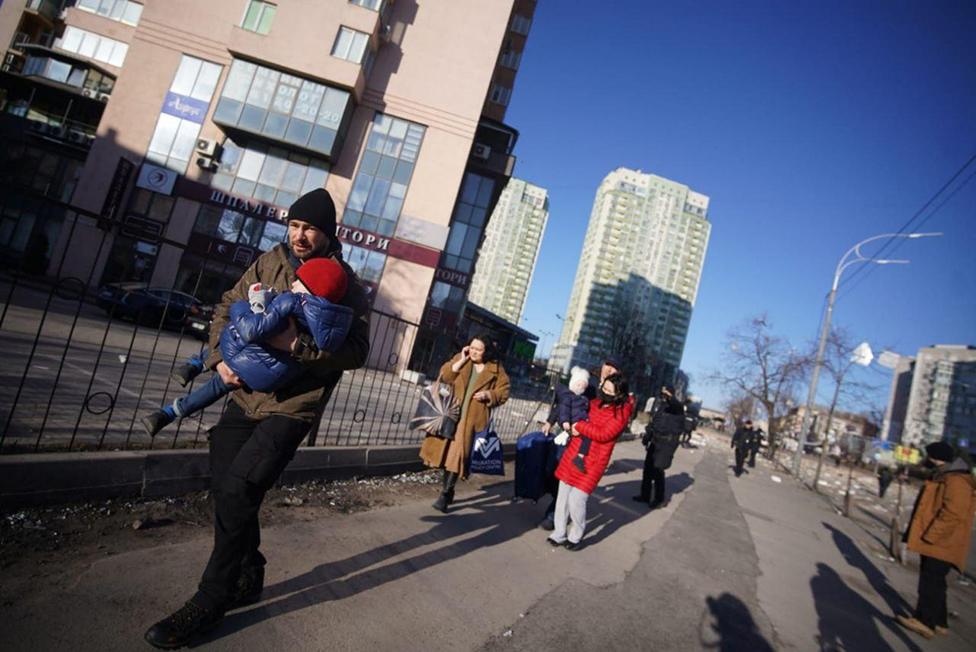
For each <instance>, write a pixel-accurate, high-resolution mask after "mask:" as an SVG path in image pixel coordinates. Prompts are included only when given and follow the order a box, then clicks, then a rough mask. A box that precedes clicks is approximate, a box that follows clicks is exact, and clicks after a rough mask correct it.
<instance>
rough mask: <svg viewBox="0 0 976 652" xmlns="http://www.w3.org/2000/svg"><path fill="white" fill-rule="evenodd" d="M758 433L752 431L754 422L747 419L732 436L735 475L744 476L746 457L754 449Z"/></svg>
mask: <svg viewBox="0 0 976 652" xmlns="http://www.w3.org/2000/svg"><path fill="white" fill-rule="evenodd" d="M755 437H756V433H755V431H754V430H753V429H752V420H751V419H747V420H746V422H745V423H744V424H742V425H741V426H739V427H738V428H736V430H735V434H733V435H732V448H733V449H735V475H736V477H739V476H740V475H742V465H743V464H744V463H745V461H746V456H747V455H748V454H749V451H750V450H751V449H752V447H753V442H754V441H755Z"/></svg>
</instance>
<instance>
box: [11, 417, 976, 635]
mask: <svg viewBox="0 0 976 652" xmlns="http://www.w3.org/2000/svg"><path fill="white" fill-rule="evenodd" d="M710 440H711V442H710V443H709V445H708V446H707V447H701V448H697V449H682V450H680V451H679V452H678V455H677V458H676V461H675V466H674V467H673V469H672V470H671V476H672V485H671V490H672V492H673V495H672V496H671V501H670V503H669V505H668V506H667V507H666V508H665V509H661V510H657V511H654V512H650V513H648V512H647V511H646V510H645V509H643V508H641V507H640V506H639V505H637V504H636V503H633V502H632V501H631V500H630V496H631V495H632V494H633V493H635V492H636V490H637V486H638V484H639V480H640V471H639V466H640V460H641V449H640V447H639V445H638V444H637V443H636V442H626V443H622V444H620V445H618V448H617V452H616V453H615V461H614V462H613V465H612V466H611V468H610V471H609V473H608V474H607V476H606V477H605V480H604V483H603V486H601V487H600V488H599V489H598V490H597V492H596V493H595V494H594V496H593V497H592V499H591V524H590V530H589V533H588V535H587V537H586V538H585V539H584V541H585V542H586V545H585V546H584V547H583V548H582V549H581V550H579V551H576V552H569V551H566V550H563V549H553V548H551V547H550V546H548V545H547V544H546V543H545V542H544V537H545V533H544V532H542V531H541V530H538V529H537V528H536V527H535V526H536V523H537V520H538V518H539V517H540V515H541V512H542V510H543V505H542V504H533V503H530V502H523V503H518V504H512V503H511V502H510V501H509V495H510V484H509V483H508V482H507V481H506V482H499V483H497V484H489V485H487V486H486V487H485V488H484V490H479V491H474V490H471V489H467V488H465V489H463V490H462V492H461V494H460V499H459V502H458V506H457V510H456V511H454V512H453V513H451V514H448V515H446V516H443V515H440V514H438V513H436V512H432V511H431V509H430V507H429V505H428V504H427V501H417V502H416V503H408V504H406V505H404V506H400V507H398V508H390V509H380V510H376V511H372V512H366V513H360V514H354V515H345V516H341V515H340V516H330V517H328V518H324V519H321V520H319V521H315V522H307V523H298V524H292V525H288V526H283V527H280V528H272V529H269V530H267V531H266V533H265V535H266V536H265V537H264V540H265V549H266V551H267V554H268V556H269V558H270V566H269V575H268V586H267V587H266V591H265V596H264V601H263V602H262V603H260V604H259V605H256V606H254V607H250V608H247V609H243V610H240V611H237V612H234V613H232V614H230V615H229V616H228V618H227V619H226V620H225V622H224V623H223V624H222V626H221V627H220V629H219V630H217V631H216V632H214V634H213V635H212V637H211V638H210V639H209V640H208V641H207V642H206V643H205V644H204V645H202V646H201V648H202V649H208V650H209V649H212V650H239V649H254V650H289V651H290V652H294V651H295V650H321V649H334V650H398V651H399V650H421V651H425V652H430V651H439V650H451V651H457V650H479V649H484V650H492V651H494V650H505V649H509V648H511V649H517V650H529V649H531V650H566V651H573V650H688V649H716V648H717V649H721V650H759V651H762V650H769V649H777V650H778V649H796V650H840V649H843V650H887V649H893V650H919V649H922V648H923V647H924V648H925V649H926V650H929V649H932V650H963V649H973V647H974V645H976V599H974V598H976V592H974V589H973V587H971V586H962V585H959V584H958V583H957V582H955V581H953V582H952V586H951V589H950V609H952V610H953V611H954V612H956V613H957V614H958V617H956V618H953V619H952V621H951V626H952V633H951V634H950V635H948V636H946V637H941V638H939V639H937V640H935V641H931V642H923V641H922V640H921V639H919V638H917V637H915V636H914V635H911V634H907V633H905V632H903V631H901V630H899V629H897V628H896V626H895V625H894V624H893V621H892V619H891V617H890V614H891V613H892V611H893V609H896V608H901V607H903V606H904V605H905V604H906V603H907V602H912V601H914V584H915V578H916V576H915V571H914V570H913V569H911V568H902V567H899V566H897V565H895V564H892V563H890V562H887V561H886V560H885V559H882V558H881V557H880V556H879V551H878V549H876V547H875V545H876V544H875V543H874V542H873V539H872V538H871V536H869V535H867V534H865V532H864V530H863V529H862V527H861V526H860V525H859V524H858V523H855V522H852V521H850V520H848V519H845V518H843V517H840V516H838V515H837V513H836V512H835V511H834V509H833V507H832V506H831V505H830V504H828V503H827V502H825V501H824V500H823V499H822V498H820V497H818V496H815V495H814V494H812V493H811V492H809V491H807V490H805V489H802V488H799V487H798V486H796V485H795V484H793V483H792V481H791V480H790V479H789V478H780V481H779V482H777V481H776V480H775V479H774V476H775V477H780V476H779V474H778V473H777V471H776V470H775V469H773V468H771V467H770V466H769V465H768V463H767V462H765V461H763V462H760V466H759V467H758V468H757V469H754V470H752V472H751V473H749V474H747V475H744V476H743V477H741V478H738V479H737V478H734V477H733V476H732V474H731V472H730V470H729V466H728V463H729V461H730V457H731V456H730V455H729V453H728V449H727V447H728V444H727V440H725V439H724V438H721V437H718V436H712V437H710ZM208 550H209V540H208V538H207V537H203V536H201V537H200V538H198V539H195V540H192V541H189V542H187V543H183V544H178V545H171V546H162V547H156V548H151V549H147V550H142V551H137V552H131V553H126V554H121V555H117V556H114V557H110V558H107V559H104V560H100V561H98V562H97V563H95V564H93V565H92V566H91V567H90V568H89V569H88V570H87V571H86V572H84V573H82V574H81V575H80V576H79V577H78V578H77V580H76V582H75V583H74V584H73V586H71V587H70V588H69V589H68V590H66V591H60V592H57V593H56V594H51V592H45V590H44V587H37V590H36V592H35V593H32V594H31V595H28V596H22V597H20V598H19V599H18V600H15V601H13V603H12V604H9V605H4V606H0V618H2V620H3V622H4V623H5V626H4V627H3V628H0V649H4V650H27V649H30V650H48V649H79V650H99V651H102V650H132V649H140V645H141V643H140V636H141V634H142V632H143V630H144V629H145V627H146V626H147V625H148V624H150V623H151V622H153V620H155V619H157V618H158V617H160V616H161V615H163V614H165V613H166V612H168V611H169V610H171V609H172V608H173V607H174V606H177V605H179V604H180V602H181V601H182V600H184V599H186V598H187V597H188V596H189V595H190V593H191V592H192V585H193V584H194V581H195V579H196V577H197V575H198V573H199V571H200V569H201V568H202V566H203V564H204V562H205V560H206V556H207V553H208Z"/></svg>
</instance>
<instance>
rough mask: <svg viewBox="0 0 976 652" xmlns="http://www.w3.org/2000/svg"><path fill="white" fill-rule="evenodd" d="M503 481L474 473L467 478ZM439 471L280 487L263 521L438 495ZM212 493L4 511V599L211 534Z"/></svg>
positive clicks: (0, 558) (0, 541)
mask: <svg viewBox="0 0 976 652" xmlns="http://www.w3.org/2000/svg"><path fill="white" fill-rule="evenodd" d="M493 481H497V479H496V478H491V477H490V476H473V477H472V479H471V480H469V481H468V483H467V484H468V485H469V486H471V485H473V486H475V487H477V486H479V485H481V484H483V483H486V482H493ZM440 483H441V472H440V471H420V472H415V473H402V474H399V475H394V476H389V477H370V478H356V479H352V480H340V481H329V482H323V481H312V482H306V483H303V484H298V485H286V486H280V487H275V488H274V489H272V490H271V491H270V492H268V495H267V497H266V498H265V501H264V505H263V506H262V508H261V524H262V527H274V526H276V525H284V524H288V523H293V522H296V521H312V520H316V519H318V518H321V517H323V516H327V515H328V514H334V513H344V514H348V513H353V512H362V511H366V510H370V509H375V508H377V507H386V506H392V505H398V504H402V503H404V502H407V501H411V500H415V499H430V500H431V501H433V500H434V499H435V498H436V496H437V494H438V492H439V491H440ZM211 520H212V511H211V502H210V494H209V492H207V491H201V492H196V493H193V494H189V495H186V496H181V497H177V498H162V499H155V500H150V499H114V500H106V501H99V502H88V503H76V504H67V505H58V506H54V507H40V508H30V509H21V510H15V511H9V510H0V604H2V605H4V606H9V605H11V604H13V602H14V601H16V600H23V599H27V598H29V597H30V595H32V594H33V593H34V592H35V591H36V590H37V587H38V586H44V587H46V590H47V591H50V590H52V589H55V590H56V588H57V587H64V586H68V585H69V584H70V583H71V582H73V581H74V578H76V577H77V576H78V575H79V573H80V572H81V571H83V570H84V569H85V568H87V567H88V566H89V565H90V564H91V563H92V562H93V561H95V560H96V559H100V558H104V557H110V556H112V555H116V554H119V553H122V552H126V551H130V550H138V549H142V548H151V547H155V546H160V545H166V544H173V543H181V542H184V541H188V540H191V539H194V538H197V537H206V538H209V537H211V536H212V532H213V530H212V528H211V525H210V524H211Z"/></svg>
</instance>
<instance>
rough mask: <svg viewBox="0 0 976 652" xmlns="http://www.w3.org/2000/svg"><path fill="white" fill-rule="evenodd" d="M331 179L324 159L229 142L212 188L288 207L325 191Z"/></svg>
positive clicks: (225, 144)
mask: <svg viewBox="0 0 976 652" xmlns="http://www.w3.org/2000/svg"><path fill="white" fill-rule="evenodd" d="M328 176H329V164H328V163H326V162H325V161H323V160H321V159H315V158H310V157H308V156H304V155H302V154H298V153H296V152H287V151H285V150H284V149H281V148H278V147H267V146H265V145H262V144H258V143H255V144H248V145H247V146H240V145H238V144H237V143H235V142H234V141H233V140H231V139H227V140H226V141H224V153H223V156H221V160H220V167H219V168H218V170H217V173H216V174H215V175H214V178H213V181H212V184H213V185H214V186H215V187H217V188H220V189H221V190H226V191H227V192H231V193H234V194H235V195H241V196H244V197H253V198H255V199H257V200H259V201H261V202H264V203H269V204H275V205H277V206H285V207H287V206H290V205H291V204H292V203H293V202H294V201H295V200H296V199H298V198H299V197H300V196H301V195H303V194H305V193H306V192H308V191H310V190H314V189H315V188H324V187H325V181H326V179H327V178H328Z"/></svg>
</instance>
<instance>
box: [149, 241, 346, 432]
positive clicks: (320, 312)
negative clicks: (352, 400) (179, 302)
mask: <svg viewBox="0 0 976 652" xmlns="http://www.w3.org/2000/svg"><path fill="white" fill-rule="evenodd" d="M295 273H296V275H297V276H298V280H297V281H295V283H293V284H292V289H291V292H282V293H280V294H277V295H275V294H274V290H271V289H270V288H268V289H265V288H262V287H261V284H260V283H255V284H254V285H252V286H251V287H250V288H248V298H249V301H237V302H235V303H234V304H233V305H231V307H230V319H229V321H228V323H227V325H226V326H225V327H224V330H223V332H222V333H221V334H220V353H221V355H222V356H223V358H224V362H226V363H227V366H228V367H230V368H231V370H232V371H233V372H234V373H235V374H237V375H238V377H239V378H240V379H241V383H242V384H243V385H244V386H245V387H247V388H249V389H251V390H254V391H258V392H271V391H274V390H275V389H277V388H279V387H281V386H283V385H286V384H288V382H289V381H290V380H291V379H292V378H294V377H295V375H297V374H298V373H299V372H300V371H301V369H300V366H299V363H298V361H297V360H295V359H294V358H292V357H291V355H290V354H289V353H288V352H287V351H281V350H278V349H275V348H272V347H270V346H265V345H264V344H263V342H264V340H265V339H267V338H269V337H271V336H274V335H276V334H278V333H280V332H281V331H282V330H284V329H285V328H287V326H288V319H289V318H294V319H295V321H296V322H297V325H298V327H299V328H302V329H304V330H306V331H308V332H309V333H311V335H312V337H313V338H314V339H315V345H316V346H317V347H318V349H319V350H320V351H329V352H333V351H336V350H337V349H338V348H339V347H340V346H341V345H342V343H343V342H344V341H345V339H346V336H347V335H348V334H349V328H350V327H351V326H352V319H353V312H352V309H351V308H349V307H347V306H343V305H339V303H338V302H339V301H341V300H342V297H343V296H344V295H345V293H346V287H347V284H348V279H347V278H346V273H345V271H344V270H343V269H342V266H341V265H340V264H339V263H338V262H336V261H335V260H333V259H331V258H313V259H311V260H309V261H306V262H305V263H303V264H302V265H300V266H299V267H298V269H297V270H296V271H295ZM202 357H203V356H194V357H193V358H192V359H191V361H190V363H189V364H188V365H184V366H183V367H182V368H181V369H182V371H181V373H180V375H179V378H180V380H183V379H185V382H184V383H183V384H186V383H187V382H189V381H190V380H191V379H192V378H193V377H194V376H196V375H197V374H199V373H202V371H203V364H202ZM235 389H237V387H236V386H234V385H228V384H226V383H224V381H223V380H221V378H220V374H217V373H214V375H213V377H212V378H211V379H210V380H209V381H208V382H207V383H205V384H204V385H202V386H200V387H199V388H197V389H195V390H193V391H192V392H190V393H189V394H187V395H186V396H182V397H180V398H178V399H176V400H175V401H173V404H172V405H167V406H166V407H164V408H163V409H161V410H156V411H154V412H151V413H150V414H147V415H146V416H144V417H143V418H142V425H143V427H144V428H145V429H146V432H148V433H149V436H150V437H153V436H155V435H156V433H158V432H159V431H160V430H162V429H163V428H165V427H166V426H167V425H169V424H170V423H172V422H173V421H175V420H176V419H184V418H186V417H187V416H189V415H191V414H193V413H195V412H199V411H200V410H202V409H204V408H205V407H207V406H209V405H213V404H214V403H216V402H217V401H218V400H220V399H221V398H222V397H224V396H226V395H227V394H229V393H230V392H232V391H234V390H235Z"/></svg>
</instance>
